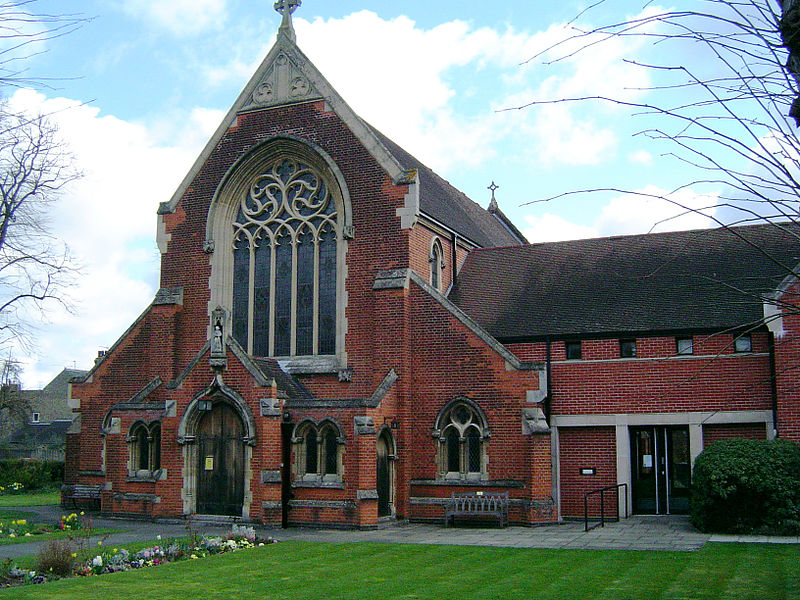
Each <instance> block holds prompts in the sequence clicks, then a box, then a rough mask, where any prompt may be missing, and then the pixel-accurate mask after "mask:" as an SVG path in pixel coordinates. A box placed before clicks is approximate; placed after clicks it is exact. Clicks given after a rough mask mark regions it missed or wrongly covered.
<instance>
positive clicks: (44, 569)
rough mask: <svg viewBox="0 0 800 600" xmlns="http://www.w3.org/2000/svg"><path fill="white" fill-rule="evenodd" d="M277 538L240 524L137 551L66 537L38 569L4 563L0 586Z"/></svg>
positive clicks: (41, 560)
mask: <svg viewBox="0 0 800 600" xmlns="http://www.w3.org/2000/svg"><path fill="white" fill-rule="evenodd" d="M275 542H277V540H275V539H273V538H266V539H264V540H259V539H258V538H257V537H256V534H255V530H254V529H253V528H252V527H240V526H236V525H234V526H233V529H232V530H231V532H230V533H229V534H227V535H226V536H225V537H202V538H197V537H191V538H188V539H181V540H170V541H166V542H165V543H163V544H158V545H155V546H152V547H149V548H144V549H142V550H138V551H136V552H130V551H129V550H127V549H126V548H113V547H112V548H109V547H104V546H103V545H102V542H98V545H97V546H96V547H94V548H93V549H91V550H90V549H86V548H80V544H79V543H78V544H77V545H76V544H74V543H71V542H67V543H65V542H64V541H63V540H62V541H60V542H55V543H53V544H52V545H51V547H50V548H47V549H43V551H42V552H40V554H39V557H38V562H39V570H38V571H37V570H25V569H20V568H17V567H16V566H11V564H10V562H8V561H7V562H6V564H5V568H3V567H2V566H0V587H11V586H19V585H28V584H40V583H46V582H47V581H50V580H55V579H62V578H64V577H72V576H81V577H91V576H95V575H103V574H106V573H118V572H120V571H129V570H131V569H143V568H147V567H155V566H158V565H161V564H165V563H171V562H178V561H182V560H196V559H200V558H206V557H208V556H213V555H215V554H224V553H227V552H235V551H237V550H243V549H247V548H255V547H257V546H264V545H265V544H271V543H275ZM76 548H77V549H76ZM48 564H50V565H63V564H67V565H68V568H67V569H65V570H64V572H59V569H58V568H54V567H53V566H50V567H48V566H47V565H48Z"/></svg>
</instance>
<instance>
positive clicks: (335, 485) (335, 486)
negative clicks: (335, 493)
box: [292, 481, 344, 490]
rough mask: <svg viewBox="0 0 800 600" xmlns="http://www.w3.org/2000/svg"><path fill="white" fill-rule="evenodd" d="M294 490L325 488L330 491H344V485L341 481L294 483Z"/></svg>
mask: <svg viewBox="0 0 800 600" xmlns="http://www.w3.org/2000/svg"><path fill="white" fill-rule="evenodd" d="M292 487H293V488H324V489H330V490H343V489H344V483H343V482H341V481H293V482H292Z"/></svg>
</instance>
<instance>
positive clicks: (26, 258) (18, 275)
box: [0, 109, 78, 345]
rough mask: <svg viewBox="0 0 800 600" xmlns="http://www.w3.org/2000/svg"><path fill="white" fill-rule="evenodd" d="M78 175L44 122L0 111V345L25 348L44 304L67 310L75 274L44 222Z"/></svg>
mask: <svg viewBox="0 0 800 600" xmlns="http://www.w3.org/2000/svg"><path fill="white" fill-rule="evenodd" d="M77 176H78V173H77V172H76V171H75V169H74V168H73V167H72V160H71V157H70V156H69V154H68V153H67V152H66V151H65V150H64V147H63V145H62V144H61V142H60V141H59V140H58V138H57V134H56V130H55V128H54V127H52V126H51V125H50V124H49V123H48V121H47V119H46V118H45V117H42V116H36V117H27V116H26V115H18V114H14V113H11V112H9V111H4V110H2V109H0V344H2V343H3V342H8V341H9V340H11V339H12V338H13V339H14V340H16V342H17V345H24V342H25V341H26V340H27V339H28V334H29V328H28V324H29V323H30V321H31V319H32V318H33V317H35V314H34V313H38V312H40V311H41V310H43V309H44V308H45V307H46V306H47V304H48V303H60V304H62V305H64V306H66V299H65V286H66V285H68V284H69V282H70V279H71V275H72V274H73V273H74V270H73V267H72V265H71V263H70V259H69V251H68V249H67V248H66V246H65V245H64V244H63V243H62V242H60V241H59V240H57V239H55V238H54V237H53V236H52V235H51V234H50V232H49V231H48V222H49V220H50V219H49V217H50V211H51V207H52V203H53V202H54V201H55V200H56V199H57V198H58V196H59V194H60V192H61V190H62V189H63V187H64V186H65V185H67V184H68V183H69V182H71V181H72V180H74V179H75V178H76V177H77Z"/></svg>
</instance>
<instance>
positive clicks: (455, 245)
mask: <svg viewBox="0 0 800 600" xmlns="http://www.w3.org/2000/svg"><path fill="white" fill-rule="evenodd" d="M457 252H458V234H457V233H453V260H451V261H450V262H451V263H453V281H452V283H451V284H450V288H451V289H452V287H453V286H454V285H455V284H456V278H457V277H458V255H457Z"/></svg>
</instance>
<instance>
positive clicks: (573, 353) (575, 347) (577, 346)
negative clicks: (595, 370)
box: [564, 342, 581, 360]
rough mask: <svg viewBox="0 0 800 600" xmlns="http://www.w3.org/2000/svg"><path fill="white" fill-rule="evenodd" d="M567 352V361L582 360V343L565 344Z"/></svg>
mask: <svg viewBox="0 0 800 600" xmlns="http://www.w3.org/2000/svg"><path fill="white" fill-rule="evenodd" d="M564 346H565V347H566V350H567V360H580V359H581V343H580V342H566V343H565V344H564Z"/></svg>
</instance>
